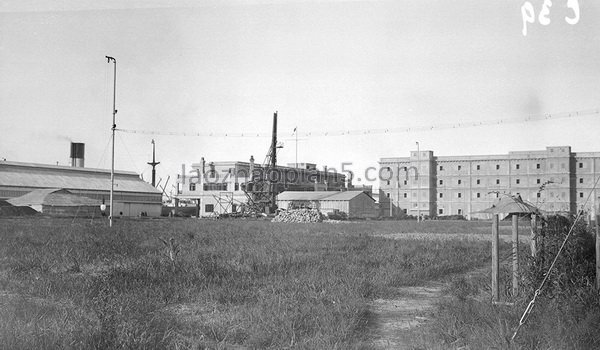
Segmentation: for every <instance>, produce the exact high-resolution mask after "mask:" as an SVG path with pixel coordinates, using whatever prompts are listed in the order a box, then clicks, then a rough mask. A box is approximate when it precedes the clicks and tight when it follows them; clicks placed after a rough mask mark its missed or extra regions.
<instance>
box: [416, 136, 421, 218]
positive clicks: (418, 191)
mask: <svg viewBox="0 0 600 350" xmlns="http://www.w3.org/2000/svg"><path fill="white" fill-rule="evenodd" d="M420 172H421V149H420V148H419V142H417V222H420V221H421V203H420V202H421V197H420V196H421V176H420Z"/></svg>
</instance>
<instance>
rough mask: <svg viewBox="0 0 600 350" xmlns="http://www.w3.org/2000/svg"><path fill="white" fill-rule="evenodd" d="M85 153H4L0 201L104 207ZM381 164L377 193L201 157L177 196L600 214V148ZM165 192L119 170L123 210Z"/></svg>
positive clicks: (142, 210) (139, 212)
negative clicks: (523, 204)
mask: <svg viewBox="0 0 600 350" xmlns="http://www.w3.org/2000/svg"><path fill="white" fill-rule="evenodd" d="M83 157H84V155H83V144H72V150H71V158H72V162H71V165H72V166H70V167H68V166H58V165H43V164H31V163H19V162H11V161H0V202H4V203H7V204H11V205H13V206H28V207H30V208H33V209H35V210H36V211H41V212H44V213H49V214H50V213H51V214H54V215H62V216H65V215H66V216H69V215H70V216H77V215H79V216H82V215H83V216H96V215H101V214H104V211H105V210H106V207H107V205H108V200H109V195H110V187H111V185H110V184H111V180H110V171H109V170H103V169H90V168H84V167H83V164H84V159H83ZM153 162H154V160H153ZM379 165H380V171H379V192H378V193H373V192H372V188H370V187H364V186H363V187H362V188H360V189H359V188H356V187H354V186H353V185H352V183H351V181H350V179H348V178H347V177H346V176H345V175H344V174H341V173H337V172H335V171H332V170H328V169H327V167H323V169H322V170H318V169H317V166H316V164H313V163H298V164H288V166H281V165H277V166H275V168H272V167H269V166H263V165H262V164H259V163H255V162H254V158H252V157H251V158H250V161H249V162H242V161H215V162H206V161H205V160H204V158H202V160H201V161H200V162H199V163H195V164H192V166H191V169H189V170H186V169H185V166H184V167H183V169H182V173H181V174H180V175H178V179H177V194H176V195H175V196H174V201H175V203H176V205H179V206H188V207H190V206H191V207H195V210H194V213H195V216H198V217H206V216H221V215H228V214H232V215H234V214H241V213H243V212H244V210H245V209H248V207H250V206H251V204H249V203H252V201H253V200H254V201H255V202H256V201H259V200H262V199H265V200H268V201H269V203H276V204H277V207H278V208H279V209H292V208H298V207H310V208H313V209H320V210H322V211H326V212H332V213H334V214H335V213H342V212H343V213H345V214H344V215H348V216H350V217H357V218H375V217H398V218H400V217H405V216H407V215H410V216H415V217H429V218H436V217H437V218H439V217H444V216H462V217H464V218H467V219H478V218H481V219H485V218H489V216H490V214H485V213H480V212H481V211H483V210H484V209H487V208H490V207H491V206H492V205H493V204H494V203H496V202H498V199H499V198H502V197H503V196H508V195H510V196H518V197H521V198H522V199H523V200H525V201H527V202H529V203H531V204H533V205H535V206H537V207H538V208H540V209H541V210H542V211H544V212H547V213H571V214H573V213H576V212H579V211H583V212H585V213H586V214H589V215H594V216H595V215H597V214H598V213H597V208H598V205H599V204H600V199H599V196H600V190H598V189H595V188H594V182H595V181H596V179H598V177H599V176H600V152H572V151H571V147H569V146H561V147H547V148H546V149H545V150H540V151H517V152H509V153H508V154H504V155H478V156H435V155H434V153H433V151H425V150H424V151H420V150H419V151H411V152H410V155H409V156H408V157H390V158H381V159H380V161H379ZM261 186H262V187H261ZM259 187H261V188H259ZM261 191H265V192H264V193H263V192H261ZM336 192H337V193H336ZM261 194H268V196H266V197H264V198H263V197H261V196H260V195H261ZM271 196H272V197H271ZM162 197H163V192H162V191H159V190H157V189H156V188H155V187H154V186H152V185H151V184H149V183H147V182H145V181H143V180H142V179H141V178H140V177H139V175H138V174H136V173H133V172H123V171H117V172H115V173H114V215H115V216H159V215H161V211H162ZM275 197H277V198H275ZM374 198H378V203H377V202H376V201H375V199H374ZM259 204H260V203H259ZM265 208H266V207H265ZM270 210H274V207H268V211H270ZM101 212H102V213H101Z"/></svg>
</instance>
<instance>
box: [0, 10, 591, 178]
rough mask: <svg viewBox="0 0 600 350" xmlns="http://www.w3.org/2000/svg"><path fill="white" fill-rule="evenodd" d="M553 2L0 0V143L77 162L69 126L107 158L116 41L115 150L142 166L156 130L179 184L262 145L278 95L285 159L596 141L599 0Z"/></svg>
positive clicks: (44, 158)
mask: <svg viewBox="0 0 600 350" xmlns="http://www.w3.org/2000/svg"><path fill="white" fill-rule="evenodd" d="M543 3H544V1H543V0H530V1H522V0H503V1H474V0H472V1H471V0H469V1H467V0H453V1H452V0H439V1H433V0H398V1H376V0H370V1H341V0H330V1H327V0H323V1H318V0H312V1H311V0H305V1H296V0H283V1H266V0H263V1H260V0H255V1H252V0H250V1H241V0H238V1H208V0H207V1H201V0H199V1H191V0H169V1H163V0H137V1H121V0H119V1H106V0H105V1H102V0H93V1H92V0H62V1H38V0H28V1H24V0H2V1H0V77H1V78H0V106H1V108H0V123H1V124H0V125H2V128H1V131H0V160H1V159H6V160H9V161H20V162H35V163H44V164H57V163H58V164H61V165H68V164H69V142H71V141H72V142H83V143H85V144H86V155H85V156H86V160H85V165H86V167H93V168H105V169H108V168H110V160H111V152H110V150H111V149H110V141H111V130H110V128H111V125H112V104H113V84H114V81H113V74H114V69H115V66H114V64H113V63H112V62H111V63H108V62H107V59H106V58H105V56H107V55H108V56H112V57H114V58H115V59H116V61H117V64H116V72H117V73H116V74H117V79H116V109H117V110H118V112H117V115H116V119H117V120H116V124H117V128H118V129H121V130H127V131H136V132H137V133H131V132H124V131H117V133H116V136H115V148H116V154H115V167H116V169H120V170H130V171H135V172H137V173H141V174H142V175H143V177H144V179H146V180H149V179H150V170H151V167H150V166H149V165H148V164H146V163H147V162H149V161H151V157H152V146H151V140H152V139H155V141H156V154H157V160H158V161H160V162H161V164H160V165H158V167H157V176H158V178H160V179H163V181H165V180H166V178H167V177H168V176H170V177H171V182H170V184H169V187H170V186H171V184H173V178H174V177H175V176H176V174H178V173H180V172H181V165H182V164H186V166H187V167H188V169H189V166H190V165H191V164H192V163H196V162H198V161H199V160H200V158H201V157H204V158H205V159H206V160H207V161H222V160H223V161H224V160H241V161H247V160H248V159H249V158H250V155H253V156H254V157H255V158H256V160H257V161H259V162H262V160H263V159H264V158H265V156H266V153H267V151H268V147H269V144H270V138H269V137H268V135H269V134H270V131H271V127H272V125H271V123H272V115H273V113H274V112H275V111H277V112H278V134H279V139H280V140H281V141H282V142H283V148H282V149H280V151H279V153H278V162H279V163H280V164H287V163H293V162H295V161H296V145H297V149H298V161H299V162H309V163H316V164H317V165H318V166H319V167H322V166H323V165H327V166H328V167H329V168H335V169H338V170H340V168H341V166H342V163H351V165H345V168H348V169H351V170H352V171H353V172H354V173H355V174H358V175H356V177H355V183H357V184H374V185H376V186H377V183H371V182H369V181H367V180H365V179H364V176H361V174H363V175H364V172H365V170H366V169H367V168H368V167H378V161H379V159H380V158H382V157H407V156H408V155H409V152H410V151H411V150H416V147H417V146H416V142H419V147H420V149H421V150H432V151H433V152H434V154H435V155H438V156H453V155H478V154H506V153H508V152H510V151H521V150H543V149H545V147H547V146H561V145H570V146H571V147H572V150H573V151H575V152H600V138H598V130H600V113H599V112H598V111H599V110H600V99H599V97H600V2H598V1H589V0H588V1H584V0H579V1H577V0H554V1H552V7H550V8H549V11H548V14H547V15H546V16H545V18H546V19H548V20H549V23H547V24H546V25H543V24H542V22H544V18H540V17H539V16H540V14H542V15H543V12H544V11H543ZM529 4H530V5H531V8H529V7H527V6H529ZM524 6H525V7H526V8H527V9H533V16H532V13H531V12H527V11H525V17H526V19H527V21H528V22H526V24H527V34H526V35H524V34H523V27H524V20H523V18H524V15H523V12H522V8H523V7H524ZM575 7H578V8H579V17H578V18H577V20H576V23H574V24H569V23H567V20H566V19H565V18H575V16H576V13H575V10H574V8H575ZM528 11H529V10H528ZM542 17H544V16H542ZM571 22H573V21H571ZM577 111H579V112H580V114H579V115H578V116H576V115H577V114H576V113H575V112H577ZM562 112H565V113H567V114H568V113H572V115H573V116H572V117H571V118H557V117H556V116H564V115H565V114H558V113H562ZM543 115H551V116H554V117H551V118H532V119H531V120H530V121H526V120H527V118H528V117H531V116H543ZM507 120H513V121H516V122H512V123H508V122H505V121H507ZM501 121H502V122H501ZM477 123H481V124H483V125H482V126H469V127H465V126H466V125H473V124H477ZM453 126H455V127H453ZM294 128H297V130H298V134H299V135H298V141H297V142H296V140H295V135H294V133H293V130H294ZM405 128H412V130H411V131H406V130H405ZM386 129H387V130H393V131H394V132H375V130H386ZM350 130H353V131H354V132H352V133H350V134H349V135H348V134H347V133H346V132H344V131H350ZM141 131H146V133H141ZM151 133H154V134H151ZM194 133H196V134H200V136H184V134H186V135H189V134H194ZM211 134H212V136H211ZM226 134H227V135H228V136H225V135H226ZM241 134H245V136H244V137H238V136H239V135H241ZM250 134H252V135H254V136H253V137H248V135H250ZM256 134H258V135H259V137H256ZM342 134H344V135H342ZM231 135H234V136H231ZM358 178H361V180H360V181H357V179H358Z"/></svg>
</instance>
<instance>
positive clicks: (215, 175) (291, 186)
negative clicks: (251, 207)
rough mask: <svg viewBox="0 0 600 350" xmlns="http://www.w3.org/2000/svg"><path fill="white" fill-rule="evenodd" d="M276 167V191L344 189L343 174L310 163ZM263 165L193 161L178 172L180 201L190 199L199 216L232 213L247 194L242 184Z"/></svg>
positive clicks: (240, 204) (274, 174)
mask: <svg viewBox="0 0 600 350" xmlns="http://www.w3.org/2000/svg"><path fill="white" fill-rule="evenodd" d="M289 165H290V166H287V167H286V166H277V167H276V171H275V172H273V173H272V174H270V175H265V174H263V175H261V176H269V177H270V178H271V179H272V180H273V182H274V183H276V186H275V192H276V194H277V193H279V192H283V191H343V190H345V189H346V176H345V175H343V174H339V173H335V172H332V171H328V170H327V169H326V168H325V169H324V170H317V169H316V165H315V164H312V163H299V164H289ZM262 170H263V167H262V166H261V165H260V164H255V163H254V158H250V162H240V161H229V162H228V161H221V162H208V163H207V162H206V161H205V160H204V158H202V160H201V161H200V163H194V164H192V169H191V170H190V171H186V170H185V167H183V169H182V174H181V175H178V180H177V183H178V190H177V192H178V195H177V197H176V198H177V200H178V201H179V202H182V201H189V202H190V204H192V205H195V206H196V207H197V214H198V216H211V215H217V214H231V213H237V212H239V211H240V209H241V206H242V205H243V204H245V203H247V200H248V197H247V195H246V192H244V185H245V184H246V183H248V182H249V181H250V179H251V175H252V174H253V173H254V174H255V176H256V174H257V173H261V172H262Z"/></svg>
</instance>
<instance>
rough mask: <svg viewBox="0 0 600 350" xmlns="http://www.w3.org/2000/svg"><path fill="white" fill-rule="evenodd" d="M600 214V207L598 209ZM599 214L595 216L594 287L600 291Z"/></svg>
mask: <svg viewBox="0 0 600 350" xmlns="http://www.w3.org/2000/svg"><path fill="white" fill-rule="evenodd" d="M598 211H599V212H600V206H599V208H598ZM599 221H600V214H597V215H596V287H597V288H598V290H599V291H600V222H599Z"/></svg>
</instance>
